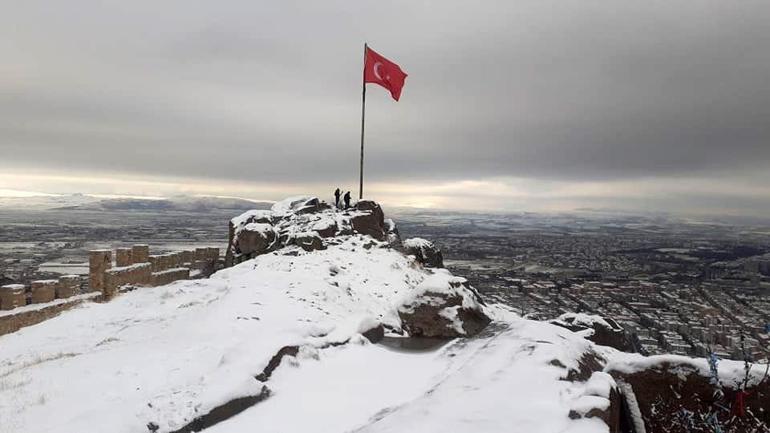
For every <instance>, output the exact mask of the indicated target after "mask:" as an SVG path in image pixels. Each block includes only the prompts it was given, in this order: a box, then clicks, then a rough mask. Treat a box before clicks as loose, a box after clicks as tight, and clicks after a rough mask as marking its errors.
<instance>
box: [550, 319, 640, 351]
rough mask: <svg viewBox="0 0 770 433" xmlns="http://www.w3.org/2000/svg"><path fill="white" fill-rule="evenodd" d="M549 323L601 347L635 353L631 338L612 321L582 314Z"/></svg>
mask: <svg viewBox="0 0 770 433" xmlns="http://www.w3.org/2000/svg"><path fill="white" fill-rule="evenodd" d="M551 323H552V324H554V325H556V326H561V327H562V328H567V329H569V330H570V331H572V332H580V333H582V334H583V336H584V337H585V338H586V339H587V340H589V341H593V342H594V343H596V344H599V345H601V346H609V347H612V348H615V349H617V350H620V351H621V352H629V353H633V352H635V350H634V345H633V343H632V342H631V338H630V337H629V336H628V334H627V333H626V332H625V330H624V329H623V328H621V327H620V326H619V325H618V324H617V323H616V322H615V321H614V320H612V319H609V318H606V319H605V318H602V317H600V316H593V315H589V314H582V313H566V314H562V315H561V316H559V317H558V318H556V319H554V320H552V321H551ZM586 331H587V332H586Z"/></svg>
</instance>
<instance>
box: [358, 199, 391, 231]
mask: <svg viewBox="0 0 770 433" xmlns="http://www.w3.org/2000/svg"><path fill="white" fill-rule="evenodd" d="M355 209H356V210H357V211H359V212H358V213H357V214H356V215H354V216H353V217H352V218H351V219H350V222H351V224H352V225H353V231H354V232H356V233H360V234H362V235H367V236H371V237H373V238H375V239H377V240H378V241H384V240H385V237H386V235H387V230H386V228H385V214H384V213H383V212H382V208H381V207H380V205H379V204H377V203H375V202H373V201H371V200H361V201H359V202H358V203H356V206H355Z"/></svg>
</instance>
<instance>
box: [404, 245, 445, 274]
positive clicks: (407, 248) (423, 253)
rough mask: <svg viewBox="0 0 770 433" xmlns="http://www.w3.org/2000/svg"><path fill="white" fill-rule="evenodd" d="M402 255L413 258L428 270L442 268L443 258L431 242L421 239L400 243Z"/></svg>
mask: <svg viewBox="0 0 770 433" xmlns="http://www.w3.org/2000/svg"><path fill="white" fill-rule="evenodd" d="M402 245H403V247H404V253H406V254H409V255H412V256H414V257H415V258H416V259H417V261H418V262H420V263H422V264H423V266H425V267H428V268H443V267H444V257H443V256H442V254H441V250H439V249H438V247H436V245H434V244H433V242H431V241H428V240H425V239H422V238H410V239H407V240H405V241H404V242H403V243H402Z"/></svg>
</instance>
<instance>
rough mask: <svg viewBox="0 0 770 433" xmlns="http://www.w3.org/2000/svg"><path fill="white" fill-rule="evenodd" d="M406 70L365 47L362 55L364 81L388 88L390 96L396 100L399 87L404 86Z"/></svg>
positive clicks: (398, 95) (399, 95)
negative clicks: (364, 52)
mask: <svg viewBox="0 0 770 433" xmlns="http://www.w3.org/2000/svg"><path fill="white" fill-rule="evenodd" d="M404 80H406V72H404V71H402V70H401V68H400V67H399V66H398V65H397V64H395V63H393V62H391V61H390V60H388V59H386V58H385V57H382V56H381V55H379V54H377V53H376V52H374V50H372V49H371V48H369V47H366V55H365V57H364V83H374V84H379V85H380V86H382V87H384V88H386V89H388V90H390V96H392V97H393V99H395V100H396V101H398V98H400V97H401V88H402V87H404Z"/></svg>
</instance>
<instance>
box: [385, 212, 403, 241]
mask: <svg viewBox="0 0 770 433" xmlns="http://www.w3.org/2000/svg"><path fill="white" fill-rule="evenodd" d="M385 237H386V239H385V240H386V241H387V242H388V245H389V246H391V247H394V248H395V247H397V246H398V245H399V244H401V235H400V234H399V233H398V227H396V223H395V221H393V220H392V219H390V218H387V219H385Z"/></svg>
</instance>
